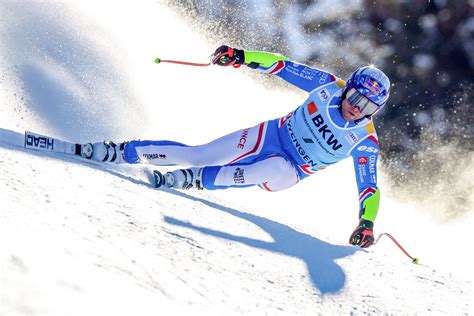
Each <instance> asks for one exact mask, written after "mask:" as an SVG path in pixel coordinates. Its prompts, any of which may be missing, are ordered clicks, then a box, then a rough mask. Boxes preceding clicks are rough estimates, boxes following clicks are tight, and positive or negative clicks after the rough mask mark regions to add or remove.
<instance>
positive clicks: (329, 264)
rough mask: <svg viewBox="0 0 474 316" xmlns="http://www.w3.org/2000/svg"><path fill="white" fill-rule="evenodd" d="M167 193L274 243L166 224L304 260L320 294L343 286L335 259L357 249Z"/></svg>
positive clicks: (179, 223)
mask: <svg viewBox="0 0 474 316" xmlns="http://www.w3.org/2000/svg"><path fill="white" fill-rule="evenodd" d="M166 192H167V193H170V194H174V195H177V196H179V197H183V198H187V199H190V200H193V201H195V202H200V203H203V204H205V205H207V206H209V207H212V208H214V209H217V210H219V211H222V212H225V213H228V214H230V215H233V216H236V217H238V218H241V219H244V220H247V221H249V222H251V223H253V224H255V225H257V226H259V227H260V228H261V229H263V230H264V231H266V232H267V233H268V234H270V235H271V237H272V238H273V240H274V241H273V242H266V241H262V240H258V239H252V238H247V237H241V236H235V235H232V234H229V233H226V232H221V231H217V230H212V229H208V228H205V227H200V226H196V225H193V224H192V223H189V222H184V221H181V220H179V219H176V218H173V217H169V216H165V218H164V220H165V221H166V222H167V223H169V224H173V225H177V226H181V227H184V228H189V229H194V230H196V231H199V232H201V233H203V234H207V235H210V236H214V237H218V238H222V239H226V240H231V241H235V242H239V243H242V244H245V245H247V246H250V247H254V248H257V249H262V250H267V251H271V252H275V253H278V254H282V255H285V256H290V257H294V258H298V259H300V260H303V261H304V262H305V264H306V266H307V269H308V272H309V275H310V278H311V281H312V282H313V284H314V286H315V287H316V288H317V289H319V291H320V292H321V293H322V294H331V293H335V292H338V291H339V290H341V289H342V288H343V287H344V283H345V279H346V278H345V273H344V271H343V270H342V269H341V267H340V266H339V265H337V263H336V262H335V260H336V259H339V258H344V257H346V256H350V255H352V254H354V253H355V252H356V251H359V249H358V248H356V247H352V246H339V245H333V244H330V243H327V242H325V241H322V240H320V239H317V238H315V237H313V236H310V235H308V234H303V233H300V232H298V231H296V230H295V229H293V228H291V227H289V226H286V225H283V224H280V223H277V222H275V221H271V220H269V219H266V218H263V217H260V216H256V215H253V214H249V213H244V212H241V211H238V210H236V209H233V208H230V207H227V206H223V205H220V204H218V203H215V202H211V201H207V200H204V199H201V198H198V197H193V196H190V195H188V194H185V193H182V192H178V191H168V190H167V191H166Z"/></svg>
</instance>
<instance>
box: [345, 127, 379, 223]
mask: <svg viewBox="0 0 474 316" xmlns="http://www.w3.org/2000/svg"><path fill="white" fill-rule="evenodd" d="M378 151H379V145H378V141H377V137H376V135H369V137H367V138H365V139H364V140H363V141H361V142H360V143H359V144H357V146H355V147H354V149H353V150H352V153H351V155H352V158H353V161H354V169H355V175H356V181H357V188H358V191H359V210H360V213H359V218H360V219H365V220H369V221H372V222H373V221H374V220H375V218H376V217H377V212H378V209H379V200H380V191H379V189H378V187H377V159H378Z"/></svg>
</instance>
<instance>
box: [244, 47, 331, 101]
mask: <svg viewBox="0 0 474 316" xmlns="http://www.w3.org/2000/svg"><path fill="white" fill-rule="evenodd" d="M244 53H245V64H246V65H247V66H248V67H250V68H254V69H258V70H260V71H263V72H266V73H269V74H273V75H277V76H278V77H280V78H282V79H284V80H285V81H287V82H289V83H291V84H292V85H294V86H296V87H298V88H300V89H302V90H305V91H307V92H311V91H312V90H314V89H316V88H317V87H319V86H322V85H324V84H327V83H329V82H333V81H337V80H339V79H337V78H336V77H335V76H334V75H333V74H331V73H329V72H326V71H323V70H319V69H316V68H312V67H309V66H306V65H303V64H299V63H296V62H293V61H290V60H289V59H288V58H287V57H284V56H281V55H277V54H272V53H268V52H253V51H245V52H244Z"/></svg>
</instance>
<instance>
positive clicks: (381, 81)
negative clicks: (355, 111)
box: [345, 66, 390, 115]
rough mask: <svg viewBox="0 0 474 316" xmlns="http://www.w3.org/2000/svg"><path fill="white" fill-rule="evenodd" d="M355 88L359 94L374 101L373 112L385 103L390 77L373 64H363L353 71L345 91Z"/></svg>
mask: <svg viewBox="0 0 474 316" xmlns="http://www.w3.org/2000/svg"><path fill="white" fill-rule="evenodd" d="M351 89H355V90H356V91H357V92H359V93H360V94H361V95H363V96H364V97H365V98H367V99H368V101H371V102H373V103H375V105H376V109H375V110H374V111H372V113H371V114H370V115H373V114H375V113H376V112H377V111H378V110H380V109H381V108H382V107H383V106H384V105H385V103H387V100H388V97H389V95H390V79H388V77H387V75H386V74H384V73H383V71H382V70H380V69H378V68H376V67H374V66H365V67H362V68H359V69H357V70H356V71H354V72H353V73H352V74H351V75H350V77H349V79H348V80H347V83H346V89H345V92H346V93H347V92H349V91H350V90H351Z"/></svg>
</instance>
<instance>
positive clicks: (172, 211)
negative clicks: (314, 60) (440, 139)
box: [0, 1, 472, 316]
mask: <svg viewBox="0 0 474 316" xmlns="http://www.w3.org/2000/svg"><path fill="white" fill-rule="evenodd" d="M110 5H111V4H110V3H107V2H101V3H93V2H87V1H86V2H81V3H79V2H78V3H67V4H61V3H54V4H46V3H39V2H38V3H36V2H28V5H24V3H21V2H20V3H15V2H1V3H0V14H1V16H0V18H1V19H0V23H1V24H0V32H1V33H0V34H1V43H0V44H1V50H0V51H1V53H0V54H1V64H0V71H1V77H0V85H1V89H0V98H1V99H0V102H1V103H0V104H1V107H0V201H1V202H0V208H1V210H0V238H1V239H0V240H1V247H0V264H1V265H0V267H1V270H0V271H1V274H0V275H1V279H0V280H1V281H0V282H1V283H0V315H2V316H3V315H104V314H116V315H130V314H134V315H151V314H171V313H176V314H184V313H187V314H190V313H193V314H203V313H208V314H215V315H217V314H250V313H252V314H271V315H274V314H291V315H295V314H301V315H314V314H317V313H331V314H348V313H355V314H362V313H367V312H369V313H404V314H407V313H410V314H411V313H413V314H427V313H430V312H433V313H450V314H463V313H469V312H470V311H471V312H472V310H471V309H472V300H471V295H472V273H471V270H470V269H471V267H472V259H470V256H469V252H468V250H467V249H470V246H469V244H468V242H469V240H471V239H472V236H471V234H470V231H469V229H472V217H466V218H461V219H459V220H457V221H456V222H451V223H448V224H439V223H434V222H433V221H431V219H430V218H429V217H428V216H427V215H426V213H424V212H421V211H420V210H418V209H416V208H415V207H414V206H413V205H411V204H410V201H394V200H390V199H389V198H388V197H387V195H388V194H387V193H388V192H386V191H387V190H389V189H388V188H387V189H386V191H384V190H382V204H381V211H380V215H379V217H378V219H377V222H376V226H375V229H376V233H381V232H384V231H387V232H390V233H391V234H393V235H394V236H395V237H396V238H397V239H398V240H399V241H400V242H401V243H402V245H404V246H405V247H406V248H407V250H408V251H409V252H410V253H411V254H412V255H416V256H418V257H420V260H421V262H422V264H421V265H413V264H411V263H410V261H409V260H408V259H407V258H406V257H404V255H403V254H402V253H401V252H400V251H399V250H398V249H397V248H395V246H394V245H393V244H392V243H391V242H390V241H389V240H384V239H382V240H381V241H380V243H379V244H377V245H376V246H374V247H372V248H370V249H368V250H361V249H359V248H357V247H352V246H349V245H347V239H348V236H349V235H350V233H351V232H352V230H353V229H354V227H355V225H356V223H357V209H356V207H357V192H356V187H355V183H354V182H355V181H353V176H354V175H353V170H352V165H351V162H350V161H344V162H342V163H340V164H339V165H337V166H334V167H331V168H330V169H328V170H325V171H324V172H321V173H320V174H317V175H315V176H313V177H311V178H310V179H307V180H305V181H303V182H301V183H300V184H298V185H297V186H295V187H293V188H290V189H289V190H286V191H283V192H278V193H272V194H270V193H266V192H264V191H261V190H260V189H257V188H255V189H253V188H252V189H246V190H227V191H216V192H184V193H183V192H177V191H169V190H155V189H153V188H152V187H151V186H150V184H149V181H150V176H149V175H150V170H151V169H152V168H151V166H144V165H142V166H125V165H120V166H115V165H104V164H98V163H93V162H89V161H84V160H81V159H77V158H72V157H63V156H58V155H52V154H45V153H39V152H32V151H26V150H24V149H23V148H22V147H21V146H22V142H23V140H22V133H23V131H24V130H32V131H35V132H38V133H45V134H50V135H55V136H58V137H61V138H64V139H67V140H71V141H78V142H86V141H95V140H102V139H114V140H122V139H131V138H142V139H144V138H150V139H173V140H177V141H182V142H185V143H188V144H198V143H202V142H207V141H209V140H211V139H213V138H215V137H218V136H220V135H222V134H224V133H227V132H231V131H233V130H236V129H240V128H242V127H245V126H251V125H254V124H256V123H258V122H260V121H263V120H266V119H269V118H273V117H278V116H282V115H284V114H286V113H287V112H289V111H291V110H293V108H294V107H296V106H297V105H298V104H299V103H300V102H301V101H302V100H303V95H302V94H300V93H298V92H295V91H294V90H290V89H288V90H287V91H279V90H276V89H267V88H264V87H263V86H262V85H260V84H259V83H258V82H256V81H255V80H252V79H250V78H249V77H248V76H246V73H247V70H243V69H242V70H234V69H225V68H219V67H208V68H203V69H201V68H193V67H180V66H171V65H165V64H162V65H159V66H157V65H155V64H153V59H154V58H155V57H156V56H157V55H158V56H159V57H162V58H164V59H166V58H174V59H185V60H186V59H187V60H189V59H190V60H194V61H197V62H199V61H206V60H207V58H208V56H209V54H210V52H212V51H213V48H214V46H215V45H214V44H215V43H213V44H212V45H211V44H209V42H208V41H207V40H206V39H204V38H202V37H200V36H199V35H198V34H197V33H195V32H194V31H193V30H192V29H193V28H194V27H189V25H188V24H185V23H184V22H183V21H181V20H180V19H179V18H178V17H177V16H176V15H174V14H173V12H171V11H169V10H168V9H167V8H166V7H165V6H164V5H161V4H159V3H158V4H157V3H154V2H146V1H144V2H140V4H137V3H133V4H132V3H131V2H130V3H127V2H124V3H114V4H113V6H114V8H113V10H111V9H110ZM197 27H198V26H195V28H197ZM256 107H258V111H255V109H256ZM467 172H469V171H468V170H467ZM339 179H348V180H347V181H345V182H340V181H338V180H339ZM383 182H384V179H383V175H382V176H381V179H380V185H381V187H382V189H383V188H384V187H383ZM328 184H329V185H328ZM392 195H393V194H392ZM453 241H454V242H453Z"/></svg>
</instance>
